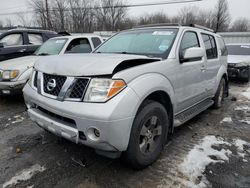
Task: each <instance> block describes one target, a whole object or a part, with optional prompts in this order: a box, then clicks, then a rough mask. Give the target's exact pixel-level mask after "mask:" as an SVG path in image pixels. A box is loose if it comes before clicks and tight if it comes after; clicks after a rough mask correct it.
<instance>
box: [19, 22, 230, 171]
mask: <svg viewBox="0 0 250 188" xmlns="http://www.w3.org/2000/svg"><path fill="white" fill-rule="evenodd" d="M224 49H225V45H224V42H223V40H222V38H221V37H220V36H219V35H217V34H215V33H213V32H211V31H210V30H209V29H206V28H203V27H198V26H195V25H191V26H180V25H175V24H172V25H150V26H142V27H138V28H134V29H131V30H126V31H123V32H120V33H118V34H117V35H115V36H114V37H112V38H111V39H109V40H108V41H106V42H105V43H104V44H102V45H101V46H100V47H99V48H97V49H96V50H95V51H94V53H92V54H88V55H70V56H67V55H61V56H56V57H52V56H51V57H45V58H44V59H41V60H39V61H38V62H37V63H36V64H35V68H34V71H33V74H32V76H31V78H30V81H29V83H28V84H27V85H26V86H25V88H24V90H23V92H24V97H25V101H26V105H27V107H28V113H29V116H30V118H31V119H32V120H33V121H34V122H36V123H37V124H38V125H39V126H40V127H42V128H43V129H46V130H48V131H50V132H52V133H54V134H56V135H58V136H60V137H63V138H66V139H68V140H70V141H73V142H75V143H79V144H84V145H87V146H90V147H93V148H95V149H96V151H97V153H98V154H101V155H104V156H108V157H111V158H115V157H119V156H121V154H122V156H123V158H124V159H125V160H126V161H127V162H128V163H129V164H131V165H132V167H134V168H137V169H140V168H144V167H146V166H148V165H150V164H152V163H153V162H154V161H155V160H156V159H157V158H158V157H159V155H160V153H161V151H162V149H163V147H164V145H165V143H166V142H167V139H168V136H169V135H170V134H171V133H173V131H174V128H175V127H176V126H179V125H181V124H183V123H185V122H187V121H188V120H190V119H191V118H193V117H194V116H196V115H197V114H199V113H200V112H202V111H204V110H206V109H207V108H209V107H210V106H212V105H213V106H214V107H215V108H219V107H220V106H221V105H222V102H223V99H224V97H226V96H227V95H228V78H227V56H223V55H222V51H223V50H224Z"/></svg>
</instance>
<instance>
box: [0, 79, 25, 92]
mask: <svg viewBox="0 0 250 188" xmlns="http://www.w3.org/2000/svg"><path fill="white" fill-rule="evenodd" d="M26 82H27V80H21V81H13V82H3V81H2V82H0V95H1V94H2V95H14V94H21V93H22V89H23V87H24V86H25V84H26Z"/></svg>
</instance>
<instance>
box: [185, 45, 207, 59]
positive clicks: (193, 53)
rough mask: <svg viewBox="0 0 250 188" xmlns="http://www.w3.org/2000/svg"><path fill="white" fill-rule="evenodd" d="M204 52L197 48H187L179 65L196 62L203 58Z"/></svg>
mask: <svg viewBox="0 0 250 188" xmlns="http://www.w3.org/2000/svg"><path fill="white" fill-rule="evenodd" d="M204 55H205V51H204V49H202V48H199V47H193V48H188V49H187V50H186V51H185V52H184V54H183V56H182V57H181V63H184V62H188V61H198V60H201V59H202V57H204Z"/></svg>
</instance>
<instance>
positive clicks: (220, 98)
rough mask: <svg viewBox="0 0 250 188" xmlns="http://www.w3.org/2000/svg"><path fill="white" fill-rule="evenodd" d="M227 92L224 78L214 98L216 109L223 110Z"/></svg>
mask: <svg viewBox="0 0 250 188" xmlns="http://www.w3.org/2000/svg"><path fill="white" fill-rule="evenodd" d="M225 91H226V81H225V79H224V78H222V79H221V81H220V85H219V87H218V89H217V92H216V94H215V97H214V105H213V107H214V108H215V109H218V108H221V106H222V104H223V102H224V98H225Z"/></svg>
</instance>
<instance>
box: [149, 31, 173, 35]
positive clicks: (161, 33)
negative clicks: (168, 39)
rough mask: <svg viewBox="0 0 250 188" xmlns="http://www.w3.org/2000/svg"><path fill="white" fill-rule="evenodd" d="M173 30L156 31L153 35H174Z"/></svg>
mask: <svg viewBox="0 0 250 188" xmlns="http://www.w3.org/2000/svg"><path fill="white" fill-rule="evenodd" d="M173 33H174V32H173V31H155V32H153V34H152V35H172V34H173Z"/></svg>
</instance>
